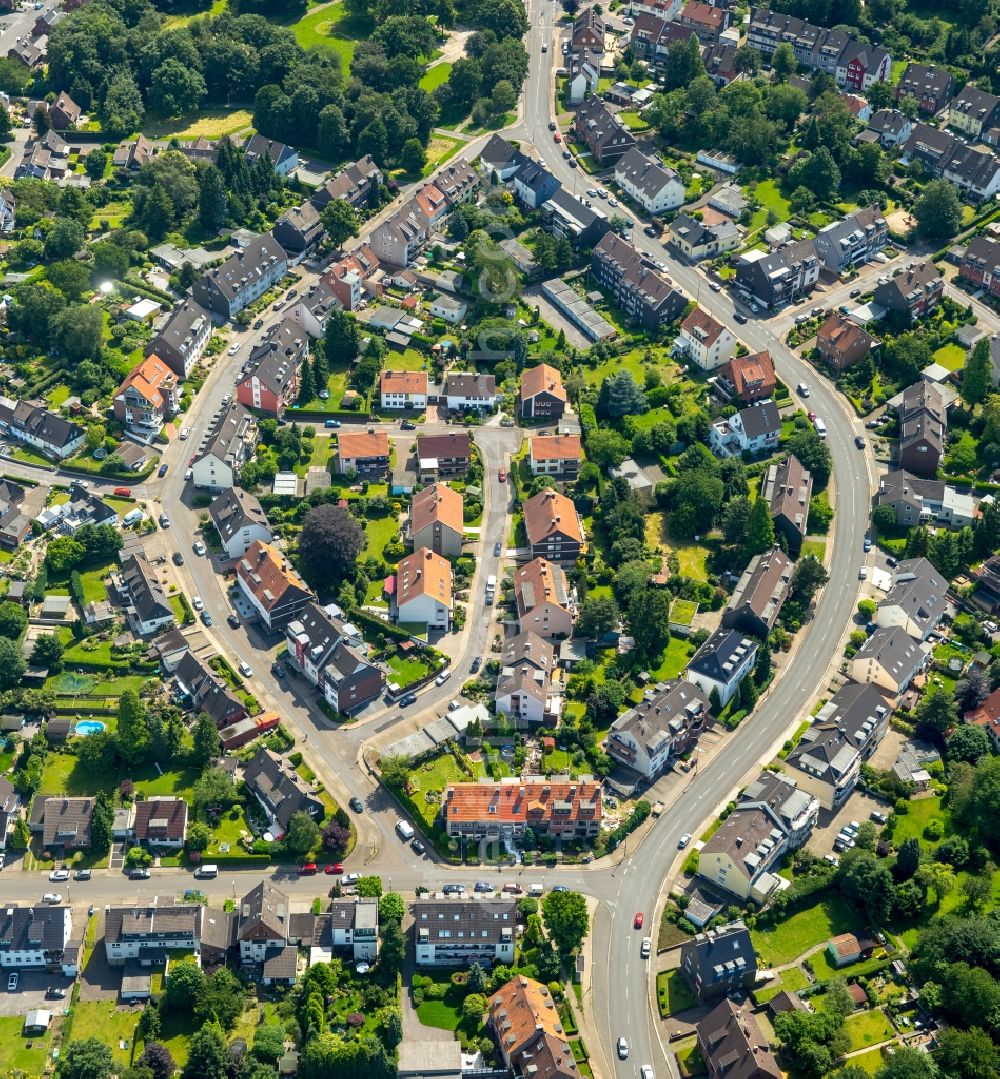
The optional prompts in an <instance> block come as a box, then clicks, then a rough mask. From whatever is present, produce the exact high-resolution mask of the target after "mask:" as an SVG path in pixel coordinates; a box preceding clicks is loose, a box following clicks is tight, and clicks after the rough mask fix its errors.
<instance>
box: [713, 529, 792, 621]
mask: <svg viewBox="0 0 1000 1079" xmlns="http://www.w3.org/2000/svg"><path fill="white" fill-rule="evenodd" d="M793 568H794V565H793V563H792V560H791V559H790V558H789V557H788V555H786V554H785V553H784V552H783V551H782V550H781V548H780V547H772V548H771V549H770V550H769V551H765V552H764V553H763V554H758V555H754V556H753V558H751V559H750V564H749V565H748V566H747V568H746V569H745V570H744V571H743V575H742V576H741V577H740V579H739V582H738V584H737V585H736V591H735V592H733V595H732V598H731V599H730V601H729V606H728V607H727V608H726V609H725V611H724V612H723V615H722V625H723V626H725V627H726V628H728V629H739V630H742V631H743V632H744V633H752V634H753V635H754V636H755V637H760V638H761V639H762V640H766V639H767V637H768V636H769V635H770V633H771V630H772V629H774V624H775V622H777V620H778V615H779V614H780V612H781V608H782V606H783V605H784V602H785V600H786V599H787V598H788V594H789V591H790V589H791V587H792V570H793Z"/></svg>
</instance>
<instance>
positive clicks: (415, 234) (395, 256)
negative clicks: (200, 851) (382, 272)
mask: <svg viewBox="0 0 1000 1079" xmlns="http://www.w3.org/2000/svg"><path fill="white" fill-rule="evenodd" d="M428 228H429V225H428V222H427V219H426V218H425V217H424V214H423V211H422V210H421V209H420V207H419V206H418V205H417V204H416V202H415V201H410V202H408V203H406V204H405V205H403V206H401V207H400V208H399V209H398V210H397V211H396V212H395V213H394V214H393V215H392V216H391V217H390V218H389V219H388V220H386V221H383V222H382V224H381V225H379V226H378V227H377V228H376V229H375V231H374V232H372V234H371V237H370V238H369V241H368V242H369V244H370V245H371V248H372V250H373V251H374V253H375V257H376V258H377V259H378V260H379V262H384V263H387V264H388V265H389V266H394V267H402V268H404V269H405V268H406V267H407V266H409V265H410V264H411V263H412V262H413V260H414V259H415V258H416V257H417V255H418V254H419V253H420V250H421V248H422V247H423V246H424V244H425V243H426V242H427V235H428Z"/></svg>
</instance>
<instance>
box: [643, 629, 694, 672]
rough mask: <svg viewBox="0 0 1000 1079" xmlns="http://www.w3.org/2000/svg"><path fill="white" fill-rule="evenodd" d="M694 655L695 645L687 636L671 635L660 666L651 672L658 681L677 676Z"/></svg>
mask: <svg viewBox="0 0 1000 1079" xmlns="http://www.w3.org/2000/svg"><path fill="white" fill-rule="evenodd" d="M692 655H694V646H693V645H692V644H691V643H690V642H689V641H688V640H687V639H686V638H684V637H671V638H670V643H669V644H668V645H667V648H666V651H665V652H664V653H663V659H662V660H661V662H660V665H659V667H657V668H656V669H655V670H650V672H649V673H650V674H651V675H652V676H653V678H654V680H656V681H663V680H665V679H668V678H676V677H677V676H678V675H679V674H680V673H681V671H683V670H684V668H685V667H686V666H687V665H688V660H689V659H690V658H691V656H692Z"/></svg>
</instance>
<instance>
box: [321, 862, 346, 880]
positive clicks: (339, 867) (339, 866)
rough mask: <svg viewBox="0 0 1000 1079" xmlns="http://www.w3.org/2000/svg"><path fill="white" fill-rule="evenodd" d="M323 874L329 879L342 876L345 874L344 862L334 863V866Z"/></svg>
mask: <svg viewBox="0 0 1000 1079" xmlns="http://www.w3.org/2000/svg"><path fill="white" fill-rule="evenodd" d="M323 872H324V873H325V874H326V875H327V876H328V877H334V876H340V874H341V873H343V872H344V863H343V862H334V863H333V865H328V866H326V867H325V868H324V869H323Z"/></svg>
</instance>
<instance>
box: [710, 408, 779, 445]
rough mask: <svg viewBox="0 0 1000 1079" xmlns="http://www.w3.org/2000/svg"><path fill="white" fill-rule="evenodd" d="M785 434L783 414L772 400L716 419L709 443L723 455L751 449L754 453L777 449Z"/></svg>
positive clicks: (711, 429)
mask: <svg viewBox="0 0 1000 1079" xmlns="http://www.w3.org/2000/svg"><path fill="white" fill-rule="evenodd" d="M780 436H781V416H780V415H779V414H778V409H777V406H775V404H774V403H773V402H772V401H761V402H760V403H759V404H756V405H751V406H750V407H749V408H743V409H740V411H739V412H737V413H736V415H735V416H730V417H729V419H727V420H725V419H722V420H716V421H715V423H713V424H712V426H711V427H710V428H709V431H708V443H709V445H710V446H711V448H712V449H713V450H714V451H715V453H716V454H718V455H719V456H720V457H733V456H737V455H739V454H743V453H748V454H750V455H751V456H753V457H756V456H759V455H760V454H762V453H773V452H774V451H775V450H776V449H777V448H778V439H779V438H780Z"/></svg>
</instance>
